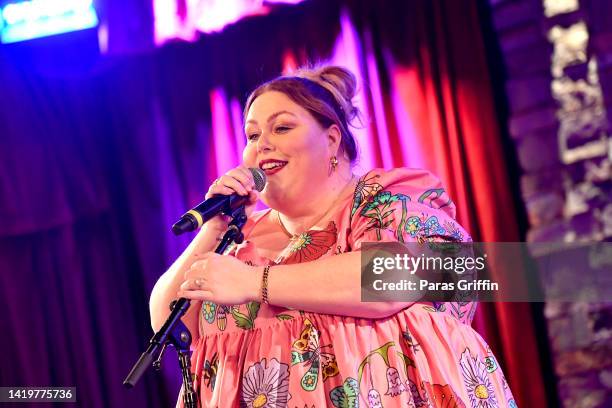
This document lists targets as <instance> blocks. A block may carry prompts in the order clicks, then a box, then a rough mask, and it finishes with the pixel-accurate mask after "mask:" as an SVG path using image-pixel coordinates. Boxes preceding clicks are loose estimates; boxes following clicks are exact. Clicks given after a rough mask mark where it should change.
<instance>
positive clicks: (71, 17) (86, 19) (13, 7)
mask: <svg viewBox="0 0 612 408" xmlns="http://www.w3.org/2000/svg"><path fill="white" fill-rule="evenodd" d="M97 25H98V16H97V15H96V10H95V8H94V5H93V2H92V0H30V1H11V2H1V1H0V42H2V43H5V44H6V43H14V42H18V41H25V40H31V39H33V38H40V37H46V36H49V35H55V34H61V33H67V32H70V31H78V30H84V29H87V28H93V27H96V26H97Z"/></svg>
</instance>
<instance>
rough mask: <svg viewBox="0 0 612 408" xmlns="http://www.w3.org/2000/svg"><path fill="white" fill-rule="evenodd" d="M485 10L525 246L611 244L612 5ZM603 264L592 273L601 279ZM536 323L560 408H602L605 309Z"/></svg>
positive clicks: (563, 2)
mask: <svg viewBox="0 0 612 408" xmlns="http://www.w3.org/2000/svg"><path fill="white" fill-rule="evenodd" d="M489 3H490V7H491V16H492V18H493V26H494V30H495V31H496V34H497V37H498V45H499V48H500V49H501V52H502V55H503V59H504V61H503V63H504V67H505V71H506V72H505V74H506V78H505V80H506V84H505V88H506V94H507V102H508V107H509V112H508V115H509V118H508V133H509V134H510V136H511V138H512V141H513V144H514V146H515V149H516V156H517V157H518V161H519V164H520V167H521V170H522V176H521V179H520V189H521V194H522V198H523V201H524V205H525V208H526V211H527V215H528V219H529V230H528V232H527V241H529V242H550V241H555V242H581V241H584V242H592V241H612V239H611V237H612V182H611V180H612V170H611V168H612V166H611V161H612V138H611V136H610V135H611V128H610V125H609V123H610V122H609V121H610V119H612V2H610V1H608V0H581V1H578V0H489ZM610 262H612V260H608V262H607V263H604V264H603V265H598V266H596V267H598V268H599V269H600V273H601V274H602V276H603V274H607V275H606V276H608V277H610V276H611V275H612V264H611V263H610ZM608 282H610V284H612V281H611V280H608ZM542 285H543V287H544V289H545V290H548V289H551V287H550V286H551V285H553V283H552V282H551V281H543V282H542ZM552 289H554V288H552ZM545 316H546V320H547V322H548V333H549V343H550V348H551V351H552V358H553V364H554V369H555V375H556V379H557V389H558V394H559V400H560V401H561V403H562V405H563V406H564V407H571V408H577V407H578V408H581V407H585V408H586V407H604V406H605V407H611V406H612V303H610V302H605V301H600V302H597V303H594V302H589V303H585V302H580V303H578V302H577V303H571V304H570V303H552V302H550V303H547V304H546V307H545Z"/></svg>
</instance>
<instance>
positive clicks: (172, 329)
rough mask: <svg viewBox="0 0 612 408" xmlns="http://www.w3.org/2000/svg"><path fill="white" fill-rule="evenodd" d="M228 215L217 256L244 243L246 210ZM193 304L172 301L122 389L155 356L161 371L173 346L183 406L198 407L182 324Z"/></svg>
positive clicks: (186, 333) (188, 336) (132, 382)
mask: <svg viewBox="0 0 612 408" xmlns="http://www.w3.org/2000/svg"><path fill="white" fill-rule="evenodd" d="M226 215H229V216H230V217H231V218H232V221H231V222H230V223H229V225H228V228H227V231H226V232H225V234H224V235H223V238H222V239H221V242H220V243H219V245H218V246H217V248H216V249H215V252H216V253H218V254H222V253H223V252H225V250H226V249H227V247H228V245H229V244H231V243H232V242H235V243H237V244H240V243H242V241H243V240H244V234H243V233H242V227H244V224H246V221H247V216H246V213H245V211H244V206H240V207H238V208H237V209H236V210H234V211H232V212H231V213H229V214H226ZM190 304H191V302H190V301H189V299H186V298H180V299H177V300H174V301H172V303H171V304H170V310H171V312H170V316H168V319H166V322H165V323H164V325H163V326H162V327H161V329H159V331H158V332H157V333H155V334H154V335H153V337H152V338H151V340H149V347H147V350H146V351H145V352H144V353H142V354H141V356H140V358H139V359H138V361H137V362H136V364H134V366H133V367H132V370H131V371H130V373H129V374H128V376H127V377H126V378H125V380H124V381H123V385H124V386H125V387H126V388H132V387H134V385H135V384H136V383H137V382H138V380H139V379H140V377H142V375H143V374H144V372H145V371H146V370H147V369H148V368H149V365H151V363H152V362H153V359H154V358H155V355H157V359H156V360H155V362H153V363H152V364H153V367H155V369H156V370H160V369H161V359H162V357H163V355H164V352H165V351H166V348H167V347H168V346H169V345H171V346H174V348H175V349H176V351H177V353H178V360H179V366H180V368H181V374H182V376H183V403H184V406H185V408H196V407H197V405H198V403H197V402H198V396H197V394H196V392H195V390H194V388H193V379H192V378H191V352H190V349H189V347H190V346H191V340H192V336H191V333H190V332H189V329H187V326H185V324H184V323H183V322H182V321H181V317H182V316H183V315H184V314H185V313H186V312H187V309H189V306H190ZM158 352H159V354H158Z"/></svg>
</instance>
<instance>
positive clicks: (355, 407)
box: [329, 377, 359, 408]
mask: <svg viewBox="0 0 612 408" xmlns="http://www.w3.org/2000/svg"><path fill="white" fill-rule="evenodd" d="M329 399H330V400H331V402H332V405H333V406H334V407H336V408H359V383H358V382H357V380H356V379H354V378H352V377H348V378H347V379H346V380H344V383H343V384H342V385H340V386H338V387H336V388H334V389H333V390H331V391H330V393H329Z"/></svg>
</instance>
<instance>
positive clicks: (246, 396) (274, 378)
mask: <svg viewBox="0 0 612 408" xmlns="http://www.w3.org/2000/svg"><path fill="white" fill-rule="evenodd" d="M288 400H289V366H288V365H287V364H283V363H281V362H279V361H278V360H277V359H275V358H272V359H271V360H270V362H269V363H268V362H267V361H266V359H265V358H264V359H262V360H261V361H260V362H257V363H255V364H253V365H252V366H251V367H249V369H248V370H247V372H246V373H245V374H244V376H243V378H242V392H241V396H240V406H241V407H246V408H263V407H265V408H281V407H282V408H285V407H286V406H287V401H288Z"/></svg>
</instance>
